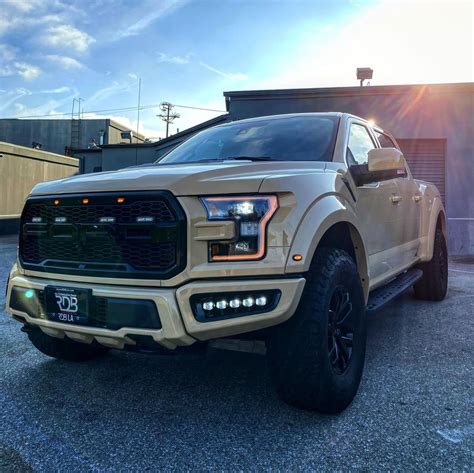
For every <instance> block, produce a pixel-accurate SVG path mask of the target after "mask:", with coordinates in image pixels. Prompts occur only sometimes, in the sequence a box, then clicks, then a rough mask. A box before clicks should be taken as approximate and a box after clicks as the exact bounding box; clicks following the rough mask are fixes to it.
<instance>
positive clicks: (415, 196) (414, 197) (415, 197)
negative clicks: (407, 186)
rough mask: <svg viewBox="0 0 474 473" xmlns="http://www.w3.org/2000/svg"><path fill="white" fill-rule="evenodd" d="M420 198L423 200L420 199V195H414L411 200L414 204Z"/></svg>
mask: <svg viewBox="0 0 474 473" xmlns="http://www.w3.org/2000/svg"><path fill="white" fill-rule="evenodd" d="M422 198H423V197H422V196H421V195H414V196H413V200H414V201H415V202H419V201H420V200H421V199H422Z"/></svg>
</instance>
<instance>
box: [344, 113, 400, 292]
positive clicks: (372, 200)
mask: <svg viewBox="0 0 474 473" xmlns="http://www.w3.org/2000/svg"><path fill="white" fill-rule="evenodd" d="M348 126H349V129H348V137H347V149H346V163H347V166H348V168H349V172H352V171H351V167H352V168H353V169H354V170H355V168H361V169H363V168H364V166H367V163H368V153H369V151H370V150H371V149H374V148H376V147H378V144H377V142H376V140H375V137H374V135H373V134H372V130H370V129H369V127H368V126H367V125H366V124H365V123H364V122H362V121H358V120H356V119H350V120H349V123H348ZM400 194H401V190H400V188H399V184H398V180H397V179H387V180H380V181H377V182H370V183H368V184H363V185H357V187H356V188H355V195H356V204H355V205H356V212H357V218H358V220H359V222H360V228H361V231H362V232H363V237H364V240H365V242H366V246H367V251H368V253H369V266H370V276H371V277H370V279H371V286H373V285H377V284H379V283H381V282H383V281H384V279H385V278H387V277H389V276H390V275H391V274H392V273H393V272H394V270H395V269H396V268H397V267H398V265H399V260H400V255H399V251H400V248H399V247H400V244H401V234H400V227H401V226H402V225H403V210H402V208H401V206H400V203H401V202H402V200H401V197H402V196H401V195H400Z"/></svg>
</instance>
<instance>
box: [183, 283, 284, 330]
mask: <svg viewBox="0 0 474 473" xmlns="http://www.w3.org/2000/svg"><path fill="white" fill-rule="evenodd" d="M280 296H281V291H280V290H278V289H269V290H263V291H248V292H231V293H226V294H222V293H214V294H195V295H193V296H191V299H190V303H191V307H192V309H193V313H194V316H195V318H196V320H198V321H200V322H211V321H213V320H223V319H228V318H233V317H242V316H245V315H256V314H260V313H263V312H270V311H271V310H273V309H274V308H275V307H276V306H277V305H278V302H279V300H280Z"/></svg>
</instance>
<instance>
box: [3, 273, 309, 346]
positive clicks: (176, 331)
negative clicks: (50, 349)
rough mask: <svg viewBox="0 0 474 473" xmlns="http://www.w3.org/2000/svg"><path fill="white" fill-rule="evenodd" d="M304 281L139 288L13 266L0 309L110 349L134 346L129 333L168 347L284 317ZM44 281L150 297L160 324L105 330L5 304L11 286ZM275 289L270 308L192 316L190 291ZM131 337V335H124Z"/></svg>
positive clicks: (37, 285)
mask: <svg viewBox="0 0 474 473" xmlns="http://www.w3.org/2000/svg"><path fill="white" fill-rule="evenodd" d="M304 284H305V279H304V278H291V279H258V280H250V279H247V280H244V279H240V280H224V281H223V280H222V279H221V280H218V281H213V280H209V281H200V282H191V283H188V284H185V285H184V286H181V287H180V288H178V289H176V288H143V287H126V286H112V285H98V284H94V285H92V284H88V283H82V282H80V281H74V282H73V281H71V282H69V281H68V282H65V281H62V280H57V281H56V280H54V279H43V278H36V277H31V276H25V275H23V274H20V272H19V271H17V269H16V268H14V269H13V270H12V272H11V274H10V280H9V283H8V288H7V299H6V309H7V312H8V313H9V314H10V315H12V316H13V317H14V318H15V319H16V320H18V321H21V322H24V323H27V324H30V325H34V326H39V327H40V328H41V330H43V332H45V333H46V334H48V335H50V336H53V337H58V338H63V337H64V336H67V337H69V338H71V339H73V340H76V341H78V342H83V343H91V342H92V341H93V340H96V341H97V342H99V343H100V344H102V345H105V346H108V347H111V348H124V346H125V345H135V344H136V342H135V340H133V336H134V335H144V336H151V337H152V338H153V340H154V341H155V342H157V343H159V344H160V345H162V346H164V347H166V348H170V349H174V348H176V347H177V346H186V345H191V344H193V343H194V342H195V341H197V340H200V341H204V340H211V339H216V338H222V337H228V336H232V335H238V334H241V333H245V332H252V331H255V330H260V329H264V328H267V327H271V326H273V325H277V324H279V323H282V322H284V321H285V320H287V319H289V318H290V317H291V316H292V315H293V313H294V312H295V310H296V307H297V305H298V302H299V300H300V297H301V293H302V291H303V287H304ZM48 285H55V286H61V287H74V288H83V289H91V290H92V293H93V296H97V297H106V298H111V299H113V298H117V299H137V300H145V301H152V302H153V303H154V304H155V305H156V309H157V311H158V315H159V319H160V322H161V328H159V329H144V328H136V327H122V328H120V329H117V330H110V329H105V328H98V327H91V326H84V325H71V324H67V323H62V322H56V321H51V320H47V319H45V318H37V317H32V316H31V315H29V314H28V313H27V312H23V311H19V310H15V309H13V308H12V307H11V306H10V298H11V294H12V289H13V288H14V287H21V288H26V289H34V290H37V291H42V290H44V289H45V287H46V286H48ZM270 289H279V290H280V291H281V297H280V300H279V302H278V305H277V306H276V307H275V308H274V309H273V310H271V311H269V312H265V313H260V314H255V315H248V316H243V317H236V318H229V319H225V320H216V321H207V322H205V323H203V322H199V321H197V320H196V318H195V317H194V314H193V311H192V309H191V305H190V298H191V296H192V295H194V294H202V293H206V294H207V293H209V294H212V293H219V292H232V291H240V292H245V291H249V292H250V291H255V290H258V291H264V290H270ZM130 336H132V337H130Z"/></svg>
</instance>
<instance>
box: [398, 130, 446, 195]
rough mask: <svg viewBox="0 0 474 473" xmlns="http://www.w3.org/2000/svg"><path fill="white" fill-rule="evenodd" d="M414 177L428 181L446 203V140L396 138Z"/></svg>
mask: <svg viewBox="0 0 474 473" xmlns="http://www.w3.org/2000/svg"><path fill="white" fill-rule="evenodd" d="M397 142H398V144H399V145H400V148H401V149H402V152H403V154H404V156H405V159H406V160H407V162H408V166H410V170H411V172H412V174H413V177H414V178H415V179H421V180H423V181H429V182H432V183H433V184H435V185H436V187H437V188H438V189H439V192H440V194H441V197H442V198H443V202H444V203H446V170H445V166H446V165H445V161H446V140H443V139H410V140H407V139H397Z"/></svg>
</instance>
